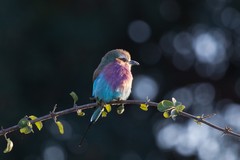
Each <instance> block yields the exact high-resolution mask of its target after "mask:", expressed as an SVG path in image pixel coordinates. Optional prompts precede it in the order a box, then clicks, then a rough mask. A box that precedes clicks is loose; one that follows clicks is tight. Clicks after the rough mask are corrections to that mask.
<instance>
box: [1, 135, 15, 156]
mask: <svg viewBox="0 0 240 160" xmlns="http://www.w3.org/2000/svg"><path fill="white" fill-rule="evenodd" d="M6 141H7V146H6V148H5V149H4V151H3V153H8V152H11V150H12V149H13V142H12V141H11V139H10V138H7V139H6Z"/></svg>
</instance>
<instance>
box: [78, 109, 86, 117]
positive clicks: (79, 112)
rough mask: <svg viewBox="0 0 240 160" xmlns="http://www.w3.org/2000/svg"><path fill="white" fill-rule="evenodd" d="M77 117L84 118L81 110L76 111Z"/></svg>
mask: <svg viewBox="0 0 240 160" xmlns="http://www.w3.org/2000/svg"><path fill="white" fill-rule="evenodd" d="M77 115H78V116H81V117H83V116H85V112H83V111H82V110H81V109H78V110H77Z"/></svg>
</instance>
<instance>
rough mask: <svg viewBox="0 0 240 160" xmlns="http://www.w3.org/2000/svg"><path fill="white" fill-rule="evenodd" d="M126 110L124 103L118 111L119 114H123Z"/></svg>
mask: <svg viewBox="0 0 240 160" xmlns="http://www.w3.org/2000/svg"><path fill="white" fill-rule="evenodd" d="M124 111H125V109H124V105H121V106H119V107H118V108H117V113H118V114H123V112H124Z"/></svg>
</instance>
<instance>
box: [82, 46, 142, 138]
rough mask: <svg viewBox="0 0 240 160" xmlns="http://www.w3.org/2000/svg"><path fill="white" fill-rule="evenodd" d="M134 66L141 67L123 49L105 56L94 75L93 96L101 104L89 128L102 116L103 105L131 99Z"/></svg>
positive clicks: (112, 51)
mask: <svg viewBox="0 0 240 160" xmlns="http://www.w3.org/2000/svg"><path fill="white" fill-rule="evenodd" d="M133 65H139V63H138V62H137V61H134V60H131V56H130V54H129V52H128V51H125V50H123V49H115V50H111V51H109V52H107V53H106V54H105V55H104V56H103V58H102V60H101V62H100V64H99V65H98V67H97V69H96V70H95V71H94V74H93V91H92V96H93V97H94V99H96V100H97V102H98V103H99V107H97V109H96V110H95V111H94V113H93V115H92V117H91V119H90V125H89V126H91V124H93V123H95V122H96V121H97V120H98V118H99V117H100V115H101V114H102V112H103V104H105V103H108V102H111V101H113V100H126V99H127V98H128V97H129V95H130V93H131V88H132V80H133V76H132V73H131V67H132V66H133ZM86 132H87V131H86ZM86 132H85V134H86ZM83 137H85V135H84V136H83ZM82 140H83V139H82Z"/></svg>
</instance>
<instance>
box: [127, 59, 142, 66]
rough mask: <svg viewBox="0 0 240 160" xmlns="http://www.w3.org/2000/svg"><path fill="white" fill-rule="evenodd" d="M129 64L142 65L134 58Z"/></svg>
mask: <svg viewBox="0 0 240 160" xmlns="http://www.w3.org/2000/svg"><path fill="white" fill-rule="evenodd" d="M129 64H131V65H132V66H135V65H136V66H138V65H140V64H139V63H138V62H137V61H134V60H131V61H129Z"/></svg>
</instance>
